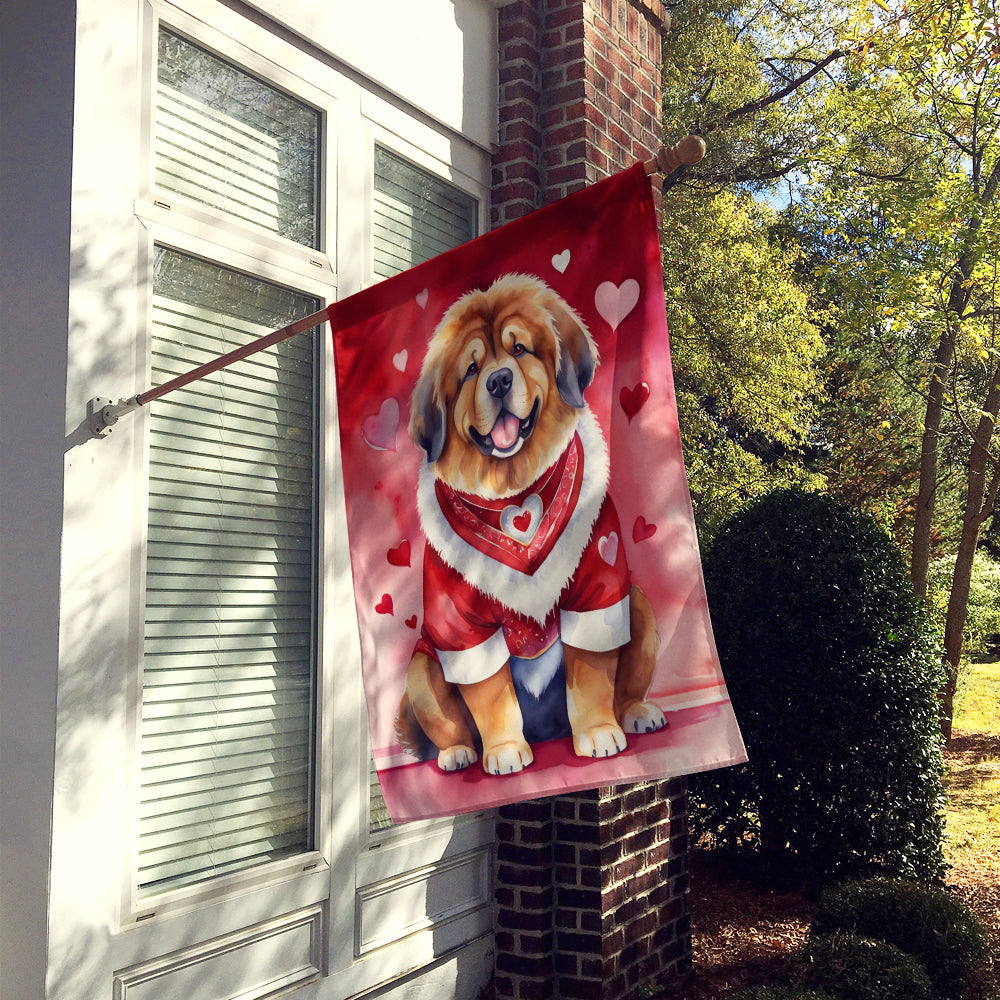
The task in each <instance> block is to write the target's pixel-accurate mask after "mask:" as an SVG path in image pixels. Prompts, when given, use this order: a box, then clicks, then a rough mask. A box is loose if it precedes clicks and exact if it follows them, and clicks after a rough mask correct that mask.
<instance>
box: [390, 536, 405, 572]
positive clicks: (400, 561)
mask: <svg viewBox="0 0 1000 1000" xmlns="http://www.w3.org/2000/svg"><path fill="white" fill-rule="evenodd" d="M385 557H386V559H388V560H389V565H390V566H409V565H410V542H409V539H407V538H404V539H403V540H402V541H401V542H400V543H399V545H397V546H396V547H395V548H394V549H389V551H388V552H386V554H385Z"/></svg>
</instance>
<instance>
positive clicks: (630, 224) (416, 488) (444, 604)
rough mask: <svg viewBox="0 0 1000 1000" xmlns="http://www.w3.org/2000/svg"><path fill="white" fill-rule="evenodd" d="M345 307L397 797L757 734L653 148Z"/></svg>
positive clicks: (692, 752) (388, 773) (582, 781)
mask: <svg viewBox="0 0 1000 1000" xmlns="http://www.w3.org/2000/svg"><path fill="white" fill-rule="evenodd" d="M329 317H330V321H331V325H332V329H333V331H334V332H333V338H334V355H335V367H336V379H337V407H338V420H339V429H340V454H341V459H342V468H343V488H344V494H345V500H346V512H347V531H348V540H349V545H350V563H351V570H352V574H353V586H354V594H355V604H356V609H357V618H358V627H359V633H360V643H361V663H362V677H363V683H364V690H365V697H366V701H367V707H368V718H369V729H370V735H371V745H372V749H373V755H374V760H375V764H376V766H377V770H378V776H379V781H380V783H381V787H382V791H383V795H384V797H385V801H386V804H387V806H388V809H389V812H390V815H391V816H392V818H393V819H394V820H395V821H397V822H399V821H404V820H412V819H419V818H426V817H432V816H443V815H453V814H457V813H461V812H468V811H474V810H479V809H483V808H487V807H491V806H495V805H499V804H502V803H506V802H512V801H518V800H522V799H528V798H535V797H538V796H543V795H551V794H557V793H560V792H568V791H574V790H579V789H583V788H590V787H596V786H601V785H613V784H618V783H622V782H634V781H639V780H643V779H657V778H665V777H671V776H674V775H679V774H687V773H693V772H695V771H701V770H706V769H709V768H715V767H721V766H726V765H729V764H733V763H737V762H740V761H742V760H745V751H744V747H743V743H742V739H741V736H740V732H739V728H738V725H737V722H736V719H735V716H734V713H733V709H732V706H731V704H730V701H729V698H728V695H727V691H726V686H725V681H724V679H723V675H722V672H721V669H720V665H719V661H718V657H717V654H716V649H715V643H714V639H713V636H712V628H711V622H710V618H709V611H708V606H707V601H706V598H705V588H704V582H703V578H702V572H701V562H700V557H699V552H698V543H697V537H696V534H695V527H694V519H693V515H692V510H691V501H690V495H689V491H688V487H687V480H686V477H685V473H684V464H683V457H682V454H681V444H680V436H679V431H678V425H677V415H676V407H675V400H674V389H673V381H672V375H671V369H670V354H669V346H668V340H667V328H666V317H665V311H664V294H663V280H662V268H661V261H660V249H659V242H658V234H657V225H656V214H655V208H654V204H653V200H652V195H651V191H650V184H649V180H648V178H647V177H646V175H645V172H644V170H643V167H642V165H641V164H637V165H636V166H635V167H634V168H631V169H629V170H626V171H624V172H622V173H620V174H617V175H615V176H613V177H611V178H608V179H607V180H604V181H601V182H599V183H597V184H594V185H592V186H590V187H588V188H586V189H585V190H583V191H580V192H578V193H576V194H573V195H570V196H569V197H567V198H564V199H562V200H561V201H559V202H557V203H555V204H553V205H550V206H548V207H546V208H543V209H540V210H539V211H537V212H534V213H532V214H531V215H529V216H526V217H524V218H522V219H519V220H517V221H516V222H513V223H510V224H508V225H507V226H504V227H503V228H501V229H498V230H495V231H494V232H492V233H490V234H488V235H486V236H482V237H480V238H478V239H476V240H473V241H471V242H470V243H467V244H465V245H464V246H461V247H458V248H457V249H455V250H452V251H449V252H448V253H445V254H443V255H441V256H439V257H436V258H434V259H433V260H430V261H427V262H426V263H424V264H421V265H419V266H417V267H414V268H412V269H410V270H409V271H406V272H404V273H402V274H400V275H397V276H396V277H393V278H390V279H388V280H386V281H384V282H382V283H381V284H379V285H377V286H374V287H372V288H370V289H367V290H365V291H363V292H361V293H359V294H358V295H355V296H352V297H350V298H348V299H345V300H343V301H342V302H340V303H335V304H333V305H332V306H331V307H330V309H329Z"/></svg>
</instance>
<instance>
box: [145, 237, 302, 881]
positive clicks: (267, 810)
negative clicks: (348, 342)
mask: <svg viewBox="0 0 1000 1000" xmlns="http://www.w3.org/2000/svg"><path fill="white" fill-rule="evenodd" d="M317 307H318V303H317V302H316V301H315V300H314V299H311V298H309V297H308V296H305V295H301V294H299V293H296V292H293V291H290V290H288V289H285V288H281V287H279V286H277V285H272V284H270V283H267V282H264V281H262V280H260V279H257V278H254V277H251V276H247V275H243V274H239V273H237V272H234V271H230V270H228V269H225V268H222V267H219V266H216V265H214V264H209V263H207V262H205V261H201V260H198V259H196V258H194V257H189V256H187V255H184V254H180V253H177V252H175V251H173V250H168V249H165V248H159V247H158V248H157V250H156V257H155V265H154V284H153V337H152V341H153V343H152V382H153V384H154V385H156V384H160V383H162V382H164V381H166V380H167V379H169V378H171V377H173V376H174V375H177V374H181V373H182V372H185V371H188V370H190V369H191V368H193V367H195V366H196V365H198V364H201V363H202V362H204V361H207V360H210V359H212V358H215V357H218V356H219V355H221V354H224V353H226V352H227V351H230V350H232V349H233V348H235V347H237V346H239V345H241V344H243V343H246V342H249V341H251V340H253V339H256V338H257V337H259V336H261V335H262V334H264V333H267V332H269V331H270V330H273V329H275V328H278V327H281V326H283V325H285V324H287V323H289V322H291V321H292V320H293V319H297V318H298V317H300V316H302V315H306V314H308V313H310V312H312V311H315V310H316V308H317ZM314 351H315V331H313V332H310V333H306V334H302V335H300V336H298V337H294V338H292V339H290V340H287V341H285V342H283V343H281V344H278V345H275V346H274V347H272V348H270V349H268V350H267V351H264V352H261V353H259V354H256V355H254V356H252V357H251V358H247V359H245V360H244V361H241V362H239V363H237V364H235V365H232V366H231V367H230V368H227V369H224V370H223V371H221V372H217V373H215V374H213V375H210V376H208V377H206V378H203V379H201V380H199V381H197V382H194V383H191V384H190V385H189V386H187V387H185V388H183V389H179V390H176V391H175V392H173V393H171V394H170V395H169V396H166V397H164V398H163V399H162V400H158V401H156V402H154V403H153V404H152V405H151V406H150V414H149V422H150V456H149V469H150V471H149V513H148V550H147V566H146V617H145V620H146V624H145V637H144V647H143V671H142V731H141V739H140V754H141V764H140V769H141V778H140V783H141V806H140V830H139V851H138V857H139V861H138V867H139V877H138V882H139V888H140V895H148V894H149V893H150V892H153V891H157V890H159V889H162V888H173V887H177V886H181V885H186V884H189V883H192V882H197V881H200V880H202V879H205V878H208V877H210V876H216V875H220V874H223V873H227V872H232V871H240V870H242V869H245V868H247V867H250V866H252V865H256V864H260V863H262V862H264V861H267V860H272V859H275V858H280V857H283V856H286V855H288V854H292V853H296V852H301V851H304V850H308V849H310V848H311V846H312V844H311V839H312V832H311V825H312V821H311V813H312V805H311V802H312V792H311V789H312V745H313V740H312V731H313V715H314V704H313V703H314V690H315V686H314V635H313V631H314V606H315V601H314V584H313V581H314V577H315V572H314V565H313V563H314V560H315V550H316V546H315V527H314V523H315V509H316V501H315V496H316V488H315V475H314V439H315V427H316V413H315V402H316V401H315V394H314V384H315V360H314Z"/></svg>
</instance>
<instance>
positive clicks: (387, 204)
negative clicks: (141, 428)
mask: <svg viewBox="0 0 1000 1000" xmlns="http://www.w3.org/2000/svg"><path fill="white" fill-rule="evenodd" d="M477 208H478V206H477V202H476V200H475V198H472V197H471V196H470V195H468V194H466V193H465V192H464V191H462V190H460V189H459V188H457V187H455V186H454V185H451V184H448V183H447V182H445V181H443V180H441V179H440V178H439V177H435V176H434V175H433V174H430V173H428V172H427V171H425V170H421V169H420V168H419V167H415V166H414V165H413V164H412V163H409V162H407V161H406V160H404V159H403V158H402V157H399V156H396V155H395V154H394V153H391V152H390V151H389V150H387V149H383V148H382V147H381V146H376V147H375V194H374V200H373V209H372V215H373V220H372V221H373V226H372V230H373V244H374V245H373V248H372V251H373V261H374V271H375V274H376V275H378V277H380V278H390V277H392V275H394V274H398V273H399V272H400V271H405V270H406V269H407V268H410V267H413V266H414V265H416V264H421V263H423V262H424V261H425V260H430V259H431V258H432V257H436V256H437V255H438V254H441V253H444V252H445V251H446V250H451V249H452V248H453V247H457V246H459V245H460V244H462V243H466V242H468V241H469V240H471V239H472V238H473V237H475V236H476V235H477V230H478V212H477ZM369 788H370V794H369V810H368V815H369V827H370V830H371V832H377V831H378V830H383V829H385V828H387V827H390V826H392V820H391V819H390V818H389V811H388V809H386V806H385V800H384V799H383V798H382V790H381V788H380V787H379V783H378V774H377V772H376V770H375V763H374V761H371V762H370V763H369Z"/></svg>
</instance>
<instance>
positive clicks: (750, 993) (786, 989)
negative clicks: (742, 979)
mask: <svg viewBox="0 0 1000 1000" xmlns="http://www.w3.org/2000/svg"><path fill="white" fill-rule="evenodd" d="M732 1000H839V998H838V997H835V996H833V995H832V994H830V993H827V992H825V991H824V990H810V989H802V988H801V987H798V986H752V987H750V989H748V990H740V992H739V993H736V994H734V995H733V997H732Z"/></svg>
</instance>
